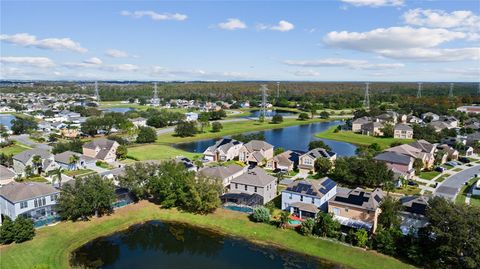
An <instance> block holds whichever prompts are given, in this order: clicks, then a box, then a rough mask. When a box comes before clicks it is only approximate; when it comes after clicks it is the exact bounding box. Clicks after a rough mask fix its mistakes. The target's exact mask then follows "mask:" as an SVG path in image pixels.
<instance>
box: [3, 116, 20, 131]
mask: <svg viewBox="0 0 480 269" xmlns="http://www.w3.org/2000/svg"><path fill="white" fill-rule="evenodd" d="M14 119H16V117H15V116H13V115H11V114H0V124H1V125H3V126H5V127H7V128H8V129H10V128H12V120H14Z"/></svg>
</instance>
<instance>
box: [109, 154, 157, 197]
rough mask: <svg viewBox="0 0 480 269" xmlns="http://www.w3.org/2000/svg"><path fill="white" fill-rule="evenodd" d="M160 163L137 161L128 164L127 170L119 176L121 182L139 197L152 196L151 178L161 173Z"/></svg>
mask: <svg viewBox="0 0 480 269" xmlns="http://www.w3.org/2000/svg"><path fill="white" fill-rule="evenodd" d="M159 169H160V167H159V165H158V164H154V163H141V162H136V163H134V164H133V165H126V166H125V171H124V173H122V174H121V175H120V176H119V178H118V181H119V184H120V185H121V186H123V187H125V188H127V189H129V190H130V191H131V192H132V193H133V194H134V195H135V196H136V198H138V199H146V198H148V197H149V196H150V194H149V190H148V184H149V182H150V179H152V178H154V177H156V176H157V175H158V173H159Z"/></svg>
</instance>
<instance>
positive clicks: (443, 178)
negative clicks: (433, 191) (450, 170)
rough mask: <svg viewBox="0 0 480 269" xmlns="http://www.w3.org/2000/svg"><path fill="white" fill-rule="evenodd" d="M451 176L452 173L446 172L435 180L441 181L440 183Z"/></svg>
mask: <svg viewBox="0 0 480 269" xmlns="http://www.w3.org/2000/svg"><path fill="white" fill-rule="evenodd" d="M449 176H450V174H444V175H442V176H440V177H438V178H437V179H436V180H435V181H436V182H439V183H440V182H443V181H444V180H445V179H447V178H448V177H449Z"/></svg>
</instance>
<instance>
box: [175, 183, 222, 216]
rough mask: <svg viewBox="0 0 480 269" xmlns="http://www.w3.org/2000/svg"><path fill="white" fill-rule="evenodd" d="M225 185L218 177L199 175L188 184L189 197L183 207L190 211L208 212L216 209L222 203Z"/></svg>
mask: <svg viewBox="0 0 480 269" xmlns="http://www.w3.org/2000/svg"><path fill="white" fill-rule="evenodd" d="M222 192H223V185H222V183H221V182H220V180H218V179H213V178H206V177H201V176H200V177H199V178H197V180H196V182H190V184H189V185H188V192H187V197H189V198H187V199H186V200H185V201H184V204H183V205H182V206H181V208H183V209H185V210H188V211H190V212H195V213H200V214H207V213H212V212H213V211H215V210H216V209H217V208H218V207H219V206H220V204H221V201H220V198H219V197H220V195H221V194H222Z"/></svg>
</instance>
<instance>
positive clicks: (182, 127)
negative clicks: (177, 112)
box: [175, 121, 197, 137]
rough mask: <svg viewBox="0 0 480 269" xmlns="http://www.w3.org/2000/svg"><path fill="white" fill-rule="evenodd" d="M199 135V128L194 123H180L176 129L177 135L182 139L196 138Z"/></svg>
mask: <svg viewBox="0 0 480 269" xmlns="http://www.w3.org/2000/svg"><path fill="white" fill-rule="evenodd" d="M195 134H197V127H196V126H195V123H194V122H189V121H180V122H179V123H178V124H177V126H176V127H175V135H177V136H180V137H187V136H194V135H195Z"/></svg>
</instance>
